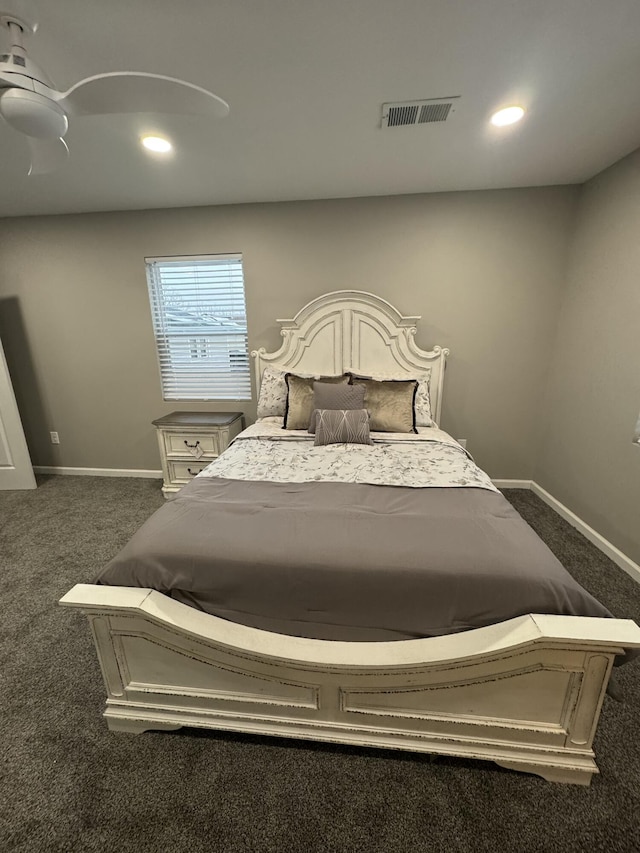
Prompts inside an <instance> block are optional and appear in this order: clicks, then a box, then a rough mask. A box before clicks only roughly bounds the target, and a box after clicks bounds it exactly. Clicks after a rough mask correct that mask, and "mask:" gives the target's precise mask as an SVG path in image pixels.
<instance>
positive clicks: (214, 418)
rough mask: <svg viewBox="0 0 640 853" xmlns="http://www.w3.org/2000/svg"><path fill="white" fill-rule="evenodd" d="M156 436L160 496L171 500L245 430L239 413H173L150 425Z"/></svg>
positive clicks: (241, 415) (242, 418)
mask: <svg viewBox="0 0 640 853" xmlns="http://www.w3.org/2000/svg"><path fill="white" fill-rule="evenodd" d="M152 423H153V425H154V426H155V428H156V431H157V434H158V445H159V447H160V459H161V461H162V476H163V478H164V483H163V486H162V494H163V495H164V496H165V498H171V497H173V496H174V495H175V494H176V492H179V491H180V489H181V488H182V487H183V486H184V485H185V484H186V483H188V482H189V481H190V480H192V479H193V478H194V477H195V476H196V474H199V473H200V471H202V470H203V469H204V468H206V467H207V465H208V464H209V463H210V462H212V461H213V460H214V459H215V458H216V457H218V456H219V455H220V454H221V453H222V451H223V450H226V448H227V447H228V446H229V442H230V441H231V440H232V439H233V438H235V437H236V435H238V433H239V432H241V431H242V430H243V429H244V415H243V414H242V412H172V413H171V414H170V415H165V416H164V417H163V418H158V419H157V420H155V421H152Z"/></svg>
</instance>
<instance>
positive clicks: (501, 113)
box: [491, 107, 524, 127]
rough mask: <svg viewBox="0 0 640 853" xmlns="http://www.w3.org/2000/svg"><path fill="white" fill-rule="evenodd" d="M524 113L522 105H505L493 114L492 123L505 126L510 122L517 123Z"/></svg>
mask: <svg viewBox="0 0 640 853" xmlns="http://www.w3.org/2000/svg"><path fill="white" fill-rule="evenodd" d="M523 115H524V109H523V108H522V107H505V108H504V109H502V110H498V112H497V113H494V114H493V115H492V116H491V124H493V125H494V126H495V127H505V126H506V125H508V124H515V122H517V121H520V119H521V118H522V117H523Z"/></svg>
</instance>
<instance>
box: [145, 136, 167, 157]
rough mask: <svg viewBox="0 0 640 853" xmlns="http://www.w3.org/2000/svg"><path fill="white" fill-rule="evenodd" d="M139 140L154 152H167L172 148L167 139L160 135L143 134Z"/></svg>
mask: <svg viewBox="0 0 640 853" xmlns="http://www.w3.org/2000/svg"><path fill="white" fill-rule="evenodd" d="M141 142H142V144H143V145H144V147H145V148H147V149H148V150H149V151H153V152H154V153H155V154H167V153H168V152H169V151H171V149H172V148H173V146H172V145H171V143H170V142H169V140H168V139H163V138H162V137H161V136H143V137H142V140H141Z"/></svg>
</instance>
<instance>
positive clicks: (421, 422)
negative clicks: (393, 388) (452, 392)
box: [351, 367, 434, 427]
mask: <svg viewBox="0 0 640 853" xmlns="http://www.w3.org/2000/svg"><path fill="white" fill-rule="evenodd" d="M351 376H352V381H353V379H356V378H359V379H375V380H376V381H377V382H389V381H394V382H395V381H398V380H401V381H406V380H407V378H410V379H417V380H418V390H417V392H416V399H415V401H414V404H413V405H414V409H415V414H416V426H417V427H431V426H434V421H433V414H432V412H431V393H430V383H431V368H430V367H425V368H424V369H423V370H421V371H420V373H416V374H415V375H413V376H410V377H407V375H406V374H405V375H404V376H400V375H399V374H397V373H396V374H394V373H374V374H372V375H371V376H369V375H367V376H363V375H362V374H358V375H356V374H355V373H352V374H351Z"/></svg>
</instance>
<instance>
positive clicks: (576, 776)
mask: <svg viewBox="0 0 640 853" xmlns="http://www.w3.org/2000/svg"><path fill="white" fill-rule="evenodd" d="M494 761H495V759H494ZM495 763H496V764H499V765H500V767H506V768H507V770H517V771H518V772H519V773H533V774H534V775H536V776H542V778H543V779H546V780H547V782H564V783H565V784H567V785H590V784H591V777H592V776H593V774H594V773H598V769H597V767H595V765H594V767H593V769H586V768H585V769H584V770H579V769H577V768H573V767H544V766H542V765H535V764H524V763H520V762H518V761H495Z"/></svg>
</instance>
